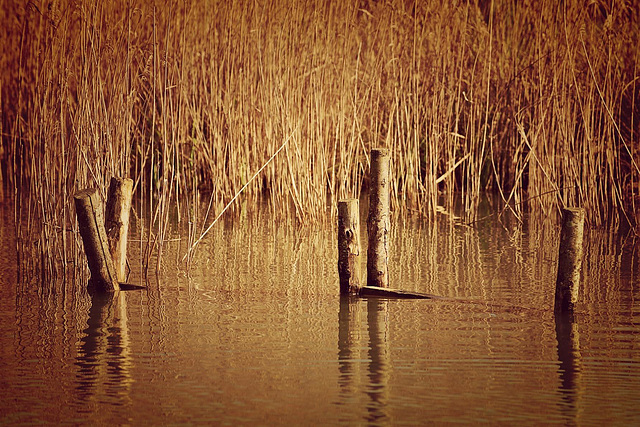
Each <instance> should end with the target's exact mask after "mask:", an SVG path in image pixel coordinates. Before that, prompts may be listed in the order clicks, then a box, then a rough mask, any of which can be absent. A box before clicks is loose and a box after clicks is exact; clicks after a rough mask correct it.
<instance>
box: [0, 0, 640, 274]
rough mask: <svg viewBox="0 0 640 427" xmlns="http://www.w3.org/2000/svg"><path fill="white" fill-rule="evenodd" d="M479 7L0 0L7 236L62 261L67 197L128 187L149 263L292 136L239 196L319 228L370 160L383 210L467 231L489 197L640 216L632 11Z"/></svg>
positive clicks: (638, 28)
mask: <svg viewBox="0 0 640 427" xmlns="http://www.w3.org/2000/svg"><path fill="white" fill-rule="evenodd" d="M478 3H480V5H478V4H476V2H473V1H470V2H466V1H457V2H451V3H446V4H445V5H444V6H443V5H442V4H441V2H423V1H400V0H390V1H373V0H371V1H366V0H362V1H345V2H335V1H330V0H319V1H315V2H302V1H278V2H271V1H260V0H256V1H253V2H234V1H232V2H229V1H215V0H212V1H207V2H201V1H172V2H169V3H166V4H165V3H162V5H160V4H158V5H157V7H154V6H153V4H151V3H149V4H147V3H146V2H127V1H114V2H95V3H93V4H90V3H88V2H80V3H78V2H72V1H52V2H37V1H36V2H29V3H27V4H26V5H25V4H22V3H20V4H18V3H14V2H9V1H6V0H5V1H4V2H3V3H2V9H1V10H0V13H1V14H2V15H1V16H0V17H1V18H2V22H3V23H4V25H3V29H2V33H1V39H0V40H1V42H2V46H5V49H4V51H3V53H2V57H1V61H2V62H1V66H2V71H3V73H2V76H1V77H0V79H1V81H2V91H1V93H0V99H1V101H2V104H1V112H2V121H1V126H2V144H1V145H0V153H1V155H2V173H3V184H4V185H5V186H6V187H7V189H8V190H9V191H10V192H13V195H14V196H15V199H14V200H15V203H16V218H17V220H18V223H19V224H20V227H18V230H19V231H18V233H19V237H20V239H21V242H22V243H23V245H27V246H29V245H35V247H36V248H37V249H38V250H39V251H40V252H41V253H42V254H43V255H42V262H43V264H44V266H45V267H47V269H54V270H55V266H54V265H53V264H55V263H54V261H53V260H61V261H62V263H61V264H60V265H62V266H66V265H67V261H69V260H74V259H75V254H76V253H78V251H79V250H80V245H79V241H78V238H77V233H75V229H76V225H75V224H76V222H75V217H74V212H73V211H72V210H70V209H69V206H71V205H72V203H71V197H72V195H73V193H74V192H75V191H77V190H79V189H81V188H83V187H87V186H97V187H99V188H102V189H105V188H107V184H108V182H109V179H110V177H111V176H112V175H119V176H131V177H132V178H133V179H134V182H135V185H136V187H135V191H136V193H137V195H138V196H140V197H138V199H137V202H136V203H135V205H134V208H135V209H136V211H137V212H138V213H139V215H140V217H141V218H143V219H146V221H145V222H144V227H143V228H142V229H141V234H142V236H143V240H144V248H143V251H142V252H141V253H144V254H146V255H145V256H144V257H143V258H144V259H142V260H141V262H142V263H143V264H146V265H148V264H149V260H150V259H151V258H150V257H151V253H152V252H153V251H154V250H157V251H158V255H161V254H162V242H163V241H164V240H166V239H167V238H168V236H169V233H170V232H171V229H170V226H171V224H172V223H173V222H174V218H173V217H172V216H173V215H177V218H178V219H179V221H180V222H181V223H183V224H187V225H188V239H189V242H191V243H193V242H195V241H197V239H198V238H199V237H200V236H201V235H202V233H203V231H204V230H205V229H206V227H207V226H208V225H209V224H210V223H211V221H213V219H214V218H215V217H216V216H217V215H218V214H219V213H220V212H221V210H222V209H223V207H224V206H225V205H226V204H227V203H228V202H229V200H231V199H232V198H233V197H234V196H235V195H237V194H238V193H239V191H240V189H242V188H244V187H245V185H246V184H247V183H248V182H249V180H250V179H251V177H252V176H253V175H254V174H255V172H256V171H258V170H259V169H260V168H261V167H262V166H263V165H265V163H266V162H267V161H268V159H270V158H271V156H272V155H273V154H274V153H275V152H276V150H278V148H279V147H281V146H282V144H283V142H284V141H285V140H287V138H289V139H288V142H287V143H286V144H285V146H284V149H283V150H282V152H281V153H280V154H279V155H278V156H276V157H275V158H274V159H273V161H271V162H270V163H269V164H268V165H267V166H266V167H265V168H264V170H263V171H262V173H261V174H260V175H259V176H258V177H257V178H256V179H254V180H253V181H252V182H250V183H249V185H246V188H245V189H244V192H243V193H242V197H240V198H238V200H240V199H242V200H244V201H248V202H247V203H248V204H247V206H254V205H255V203H256V200H257V198H259V197H261V195H263V194H268V195H270V198H269V200H270V203H271V209H273V211H274V213H278V212H292V213H294V214H295V215H296V217H297V218H298V219H299V220H300V221H302V222H313V221H318V220H322V219H323V218H324V217H325V216H326V211H327V207H331V209H332V210H335V206H336V204H337V200H338V199H340V198H344V197H353V196H357V195H358V194H359V193H360V191H361V190H362V189H363V187H366V173H367V171H368V152H369V150H370V149H371V148H372V147H377V146H383V147H388V148H390V149H391V153H392V174H393V181H392V208H393V209H394V210H396V211H414V210H416V211H419V212H421V213H422V214H424V215H425V216H426V217H429V218H433V217H435V216H436V215H437V212H439V211H440V212H453V211H454V210H457V209H460V208H463V212H464V220H465V221H473V220H474V219H476V216H477V207H478V201H479V196H480V194H481V193H482V192H483V191H485V190H490V191H495V192H497V193H499V194H501V196H502V197H503V199H504V201H505V202H506V203H507V204H509V205H510V207H511V210H512V211H513V212H514V213H515V214H516V215H520V214H521V213H522V212H523V210H524V209H529V210H531V211H533V212H539V213H541V214H542V215H550V214H552V213H554V212H557V210H558V208H559V207H561V206H564V205H578V206H583V207H585V208H586V209H587V212H588V220H589V222H590V223H591V224H592V225H600V224H603V223H606V222H614V223H617V222H618V221H620V219H621V218H622V219H624V220H625V221H627V220H628V221H629V222H630V223H632V224H635V222H636V212H637V209H636V205H635V203H636V197H637V194H638V191H639V187H638V180H639V178H640V173H639V170H638V161H639V159H640V156H639V155H638V154H639V148H638V144H637V139H638V132H639V127H638V123H639V118H638V114H639V108H638V104H639V102H640V81H639V76H640V71H639V70H638V60H639V59H640V58H639V55H640V53H639V50H638V48H637V46H638V45H639V44H640V40H639V36H640V18H639V12H638V8H637V7H634V6H633V5H632V4H631V3H629V2H627V1H622V0H614V1H611V2H602V1H599V0H595V1H592V2H588V3H589V4H588V5H587V6H585V5H584V3H585V2H577V1H573V2H572V1H569V2H564V4H562V3H560V4H558V2H555V1H550V0H549V1H545V0H543V1H539V2H532V4H531V5H528V6H527V7H524V6H516V2H515V1H498V0H496V1H495V2H478ZM202 202H204V204H202ZM525 202H526V203H525ZM202 206H205V207H206V206H208V208H205V210H203V208H202ZM176 207H177V209H175V208H176ZM34 236H35V237H34ZM29 242H30V243H29ZM154 259H160V256H158V257H157V258H154Z"/></svg>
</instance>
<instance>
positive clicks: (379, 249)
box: [367, 148, 390, 288]
mask: <svg viewBox="0 0 640 427" xmlns="http://www.w3.org/2000/svg"><path fill="white" fill-rule="evenodd" d="M389 228H390V226H389V150H388V149H386V148H374V149H373V150H371V188H370V190H369V217H368V219H367V235H368V238H369V247H368V251H367V285H368V286H377V287H382V288H386V287H388V286H389V268H388V259H389V241H388V238H389Z"/></svg>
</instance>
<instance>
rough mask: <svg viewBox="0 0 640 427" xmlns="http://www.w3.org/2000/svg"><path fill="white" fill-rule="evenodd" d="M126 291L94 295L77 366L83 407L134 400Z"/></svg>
mask: <svg viewBox="0 0 640 427" xmlns="http://www.w3.org/2000/svg"><path fill="white" fill-rule="evenodd" d="M126 313H127V305H126V295H125V293H124V292H118V293H116V294H113V295H93V296H92V298H91V308H90V309H89V318H88V322H87V323H88V324H87V328H86V329H85V330H84V333H85V334H86V335H85V336H84V337H83V338H82V339H81V341H80V346H79V349H78V355H77V359H76V363H75V364H76V366H77V368H78V370H77V374H76V396H77V400H78V403H79V404H81V405H86V407H84V408H83V409H82V410H84V411H91V406H92V405H91V404H90V403H92V402H109V403H111V404H115V405H125V404H130V403H131V398H130V389H131V384H132V382H133V380H132V378H131V373H130V371H131V359H130V354H129V353H130V343H129V335H128V328H127V314H126Z"/></svg>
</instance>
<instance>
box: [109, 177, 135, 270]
mask: <svg viewBox="0 0 640 427" xmlns="http://www.w3.org/2000/svg"><path fill="white" fill-rule="evenodd" d="M132 190H133V180H132V179H130V178H125V179H122V178H116V177H113V178H111V183H110V184H109V193H108V195H107V207H106V210H105V229H106V231H107V239H108V240H109V251H110V253H111V258H112V259H113V266H114V268H115V270H116V274H117V277H118V280H119V281H120V282H124V281H125V280H126V276H127V235H128V234H129V213H130V211H131V192H132Z"/></svg>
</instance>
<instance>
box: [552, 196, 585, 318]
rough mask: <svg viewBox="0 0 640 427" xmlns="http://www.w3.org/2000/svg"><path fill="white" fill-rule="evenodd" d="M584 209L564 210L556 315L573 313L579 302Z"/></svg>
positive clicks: (559, 254)
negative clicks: (575, 305)
mask: <svg viewBox="0 0 640 427" xmlns="http://www.w3.org/2000/svg"><path fill="white" fill-rule="evenodd" d="M584 217H585V212H584V209H580V208H567V209H563V210H562V231H561V232H560V250H559V253H558V276H557V279H556V298H555V306H554V311H555V312H556V313H566V312H572V311H573V306H574V304H575V303H576V302H577V301H578V288H579V287H580V272H581V270H582V241H583V234H584Z"/></svg>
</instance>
